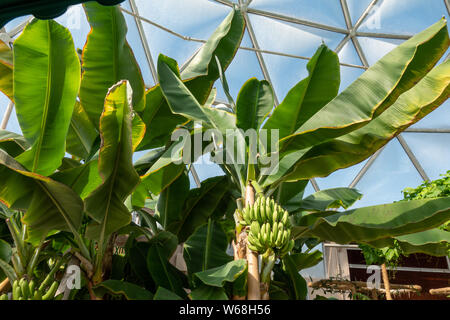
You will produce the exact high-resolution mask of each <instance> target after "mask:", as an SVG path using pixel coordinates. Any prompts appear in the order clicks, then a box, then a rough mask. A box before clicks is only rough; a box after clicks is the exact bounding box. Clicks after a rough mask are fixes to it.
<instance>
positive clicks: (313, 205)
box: [300, 188, 362, 211]
mask: <svg viewBox="0 0 450 320" xmlns="http://www.w3.org/2000/svg"><path fill="white" fill-rule="evenodd" d="M361 198H362V194H361V193H359V192H358V191H357V190H356V189H353V188H333V189H326V190H320V191H318V192H315V193H313V194H311V195H309V196H308V197H306V198H304V199H303V200H302V202H301V204H300V209H302V210H314V211H325V210H328V209H339V208H341V207H342V208H344V209H347V208H349V207H351V206H352V205H353V204H354V203H355V202H356V201H358V200H360V199H361Z"/></svg>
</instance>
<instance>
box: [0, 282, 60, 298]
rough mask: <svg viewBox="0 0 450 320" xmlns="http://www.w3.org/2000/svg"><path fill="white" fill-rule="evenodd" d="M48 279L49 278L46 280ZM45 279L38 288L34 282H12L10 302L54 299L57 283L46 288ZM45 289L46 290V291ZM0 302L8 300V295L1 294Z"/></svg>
mask: <svg viewBox="0 0 450 320" xmlns="http://www.w3.org/2000/svg"><path fill="white" fill-rule="evenodd" d="M48 279H50V278H48ZM48 279H46V281H44V282H43V283H42V284H41V287H40V288H38V289H37V288H36V282H35V281H34V280H31V281H28V279H26V278H21V279H20V280H14V282H13V285H12V300H53V299H55V293H56V291H57V290H58V287H59V283H58V281H53V283H52V284H51V285H50V287H48V284H49V281H48ZM46 288H47V290H46ZM0 300H8V295H6V294H3V295H1V296H0Z"/></svg>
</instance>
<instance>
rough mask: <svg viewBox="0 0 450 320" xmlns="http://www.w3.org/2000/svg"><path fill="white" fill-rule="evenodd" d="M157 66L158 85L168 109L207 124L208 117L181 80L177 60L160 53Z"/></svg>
mask: <svg viewBox="0 0 450 320" xmlns="http://www.w3.org/2000/svg"><path fill="white" fill-rule="evenodd" d="M157 68H158V79H159V85H160V87H161V90H162V93H163V95H164V97H165V98H166V100H167V103H168V105H169V107H170V110H172V112H173V113H176V114H179V115H182V116H184V117H187V118H189V119H190V120H194V121H202V122H205V123H208V124H209V123H210V121H209V118H208V117H207V116H206V115H205V113H204V112H203V108H202V106H201V103H199V102H198V100H197V99H196V98H195V96H194V95H193V94H192V93H191V91H190V90H189V88H188V87H187V86H186V85H185V84H184V83H183V81H182V80H181V77H180V72H179V69H178V64H177V62H176V61H175V60H173V59H172V58H169V57H167V56H165V55H163V54H160V55H159V57H158V64H157Z"/></svg>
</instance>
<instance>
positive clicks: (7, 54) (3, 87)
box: [0, 40, 14, 101]
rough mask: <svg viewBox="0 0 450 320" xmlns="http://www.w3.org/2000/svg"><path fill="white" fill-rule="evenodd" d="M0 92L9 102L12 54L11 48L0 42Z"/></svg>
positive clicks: (10, 97) (11, 90)
mask: <svg viewBox="0 0 450 320" xmlns="http://www.w3.org/2000/svg"><path fill="white" fill-rule="evenodd" d="M0 91H1V92H3V93H4V94H5V95H6V96H7V97H8V98H9V99H11V101H14V94H13V52H12V50H11V48H10V47H9V46H8V45H7V44H6V43H4V42H3V41H1V40H0Z"/></svg>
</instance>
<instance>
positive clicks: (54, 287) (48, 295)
mask: <svg viewBox="0 0 450 320" xmlns="http://www.w3.org/2000/svg"><path fill="white" fill-rule="evenodd" d="M58 287H59V283H58V281H54V282H53V283H52V285H51V286H50V289H48V291H47V293H46V294H44V295H43V296H42V300H51V299H53V298H54V297H55V293H56V290H58Z"/></svg>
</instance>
